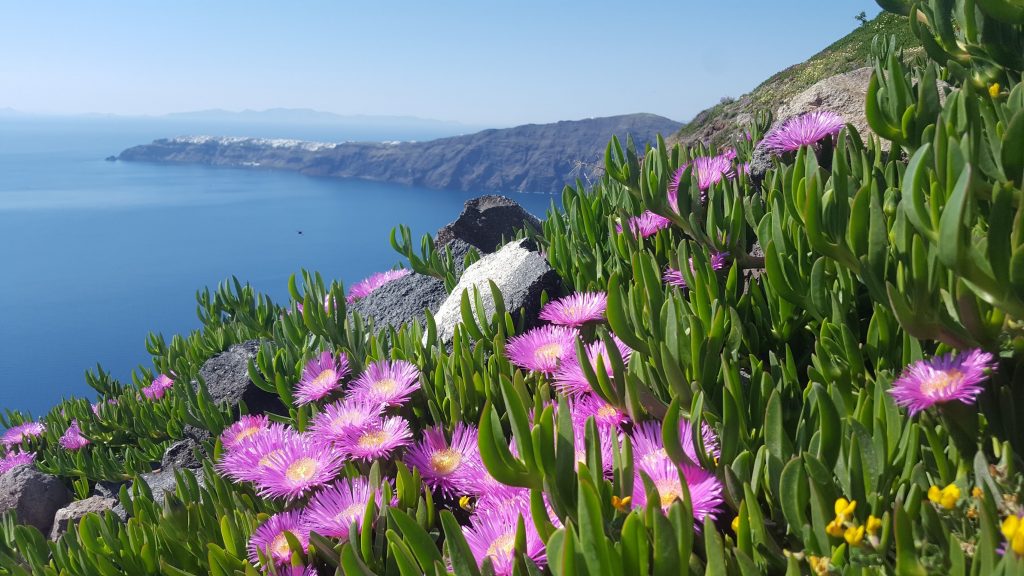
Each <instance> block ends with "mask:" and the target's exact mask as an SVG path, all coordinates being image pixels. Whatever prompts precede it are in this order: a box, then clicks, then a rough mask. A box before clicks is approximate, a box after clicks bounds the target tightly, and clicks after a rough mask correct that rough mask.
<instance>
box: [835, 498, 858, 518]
mask: <svg viewBox="0 0 1024 576" xmlns="http://www.w3.org/2000/svg"><path fill="white" fill-rule="evenodd" d="M835 509H836V519H837V520H838V519H842V520H849V519H850V517H851V516H853V511H854V510H856V509H857V501H856V500H853V501H852V502H851V501H848V500H847V499H846V498H840V499H838V500H836V506H835Z"/></svg>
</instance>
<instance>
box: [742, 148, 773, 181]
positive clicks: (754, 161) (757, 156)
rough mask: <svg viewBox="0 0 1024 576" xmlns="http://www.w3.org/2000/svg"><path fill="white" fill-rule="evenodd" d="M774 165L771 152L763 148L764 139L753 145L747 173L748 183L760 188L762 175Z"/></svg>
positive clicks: (762, 179)
mask: <svg viewBox="0 0 1024 576" xmlns="http://www.w3.org/2000/svg"><path fill="white" fill-rule="evenodd" d="M774 166H775V165H774V164H773V163H772V153H771V151H770V150H768V149H767V148H765V146H764V140H762V141H760V142H758V143H757V146H755V147H754V153H753V154H751V155H750V172H749V173H748V175H749V176H750V183H751V184H753V185H754V188H757V189H760V188H761V183H762V182H764V175H765V174H766V173H767V172H768V171H769V170H771V169H772V168H773V167H774Z"/></svg>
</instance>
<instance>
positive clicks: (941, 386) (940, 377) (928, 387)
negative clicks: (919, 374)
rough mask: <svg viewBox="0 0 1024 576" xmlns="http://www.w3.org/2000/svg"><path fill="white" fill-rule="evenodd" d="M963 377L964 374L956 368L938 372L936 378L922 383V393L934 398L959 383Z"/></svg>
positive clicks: (933, 377)
mask: <svg viewBox="0 0 1024 576" xmlns="http://www.w3.org/2000/svg"><path fill="white" fill-rule="evenodd" d="M961 376H963V372H960V371H959V370H957V369H955V368H954V369H950V370H947V371H942V372H936V373H935V375H934V376H932V377H931V378H929V379H928V380H925V381H924V382H923V383H921V392H923V393H924V394H925V395H927V396H932V395H934V394H936V393H939V392H942V391H943V390H945V389H946V388H949V387H950V386H953V385H954V384H956V383H957V382H959V381H960V377H961Z"/></svg>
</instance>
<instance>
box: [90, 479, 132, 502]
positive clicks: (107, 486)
mask: <svg viewBox="0 0 1024 576" xmlns="http://www.w3.org/2000/svg"><path fill="white" fill-rule="evenodd" d="M125 484H127V482H121V481H119V480H99V481H97V482H96V484H95V485H94V486H93V488H92V495H93V496H100V497H102V498H118V497H120V494H121V486H124V485H125Z"/></svg>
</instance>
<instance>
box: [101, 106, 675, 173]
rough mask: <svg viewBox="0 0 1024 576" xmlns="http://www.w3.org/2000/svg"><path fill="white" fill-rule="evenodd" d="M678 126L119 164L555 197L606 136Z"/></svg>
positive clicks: (663, 122) (251, 150)
mask: <svg viewBox="0 0 1024 576" xmlns="http://www.w3.org/2000/svg"><path fill="white" fill-rule="evenodd" d="M681 126H682V125H681V124H680V123H679V122H675V121H673V120H669V119H668V118H663V117H661V116H656V115H654V114H629V115H624V116H612V117H608V118H588V119H586V120H574V121H563V122H556V123H553V124H527V125H525V126H517V127H515V128H504V129H491V130H483V131H481V132H477V133H475V134H469V135H467V136H454V137H451V138H441V139H438V140H431V141H428V142H383V143H381V142H344V143H318V142H303V141H300V140H268V139H258V138H225V137H210V136H198V137H196V136H193V137H185V138H172V139H162V140H156V141H154V142H153V143H152V144H146V145H143V146H135V147H134V148H129V149H127V150H125V151H124V152H122V153H121V155H120V156H118V159H119V160H126V161H141V162H169V163H189V164H207V165H212V166H236V167H247V168H272V169H281V170H295V171H298V172H301V173H303V174H310V175H316V176H333V177H338V178H360V179H365V180H377V181H383V182H396V183H401V184H411V185H415V186H423V187H426V188H439V189H448V190H465V191H472V192H490V191H497V192H507V191H523V192H558V191H560V190H561V189H562V187H563V186H565V185H566V184H572V183H573V182H574V181H575V179H576V178H581V179H583V178H595V177H599V174H600V171H601V167H602V166H603V160H604V151H605V147H606V146H607V145H608V141H609V140H610V139H611V137H612V136H613V135H617V136H619V137H620V138H622V139H624V138H625V137H626V135H627V134H628V135H631V136H632V137H633V139H634V140H635V141H636V142H637V143H638V147H639V148H641V149H642V146H643V144H642V143H644V142H653V141H654V140H655V138H656V136H657V134H673V133H675V132H676V131H678V130H679V128H680V127H681Z"/></svg>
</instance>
